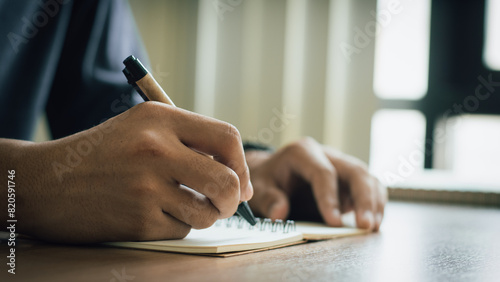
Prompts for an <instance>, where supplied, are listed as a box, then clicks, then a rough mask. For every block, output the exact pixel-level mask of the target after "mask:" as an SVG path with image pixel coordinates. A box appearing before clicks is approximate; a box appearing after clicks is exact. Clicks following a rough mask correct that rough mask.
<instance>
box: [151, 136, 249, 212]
mask: <svg viewBox="0 0 500 282" xmlns="http://www.w3.org/2000/svg"><path fill="white" fill-rule="evenodd" d="M175 151H176V156H175V157H173V159H174V160H175V161H174V162H172V160H166V161H165V162H164V163H163V164H162V165H159V166H158V167H160V168H163V169H164V170H165V171H166V170H168V171H169V175H171V176H172V177H173V178H174V179H175V180H176V181H177V182H178V183H181V184H184V185H186V186H188V187H189V188H191V189H193V190H195V191H197V192H198V193H200V194H202V195H203V196H204V197H206V198H208V199H207V200H208V202H207V203H206V204H209V205H210V206H211V207H212V208H215V209H216V213H217V215H218V216H217V218H227V217H230V216H232V215H233V214H234V213H235V212H236V209H237V207H238V204H239V202H240V190H239V187H240V182H239V178H238V176H237V175H236V173H235V172H234V171H233V170H231V169H230V168H228V167H226V166H225V165H222V164H220V163H218V162H216V161H215V160H212V159H210V158H207V157H206V156H204V155H201V154H199V153H196V152H195V151H193V150H191V149H189V148H186V147H185V146H182V144H178V146H177V147H176V150H175ZM158 174H161V171H158ZM166 181H168V179H166ZM189 188H188V189H189ZM182 191H184V190H179V193H180V192H182ZM170 192H176V191H170ZM189 197H194V199H193V200H196V199H198V197H197V196H196V195H194V194H189V196H188V194H186V197H181V199H183V200H188V199H189ZM179 203H182V202H177V203H175V202H174V203H173V204H174V205H175V204H179ZM206 204H205V203H204V202H203V203H202V202H200V205H198V208H202V207H206V208H208V206H207V205H206ZM207 212H210V213H212V211H211V210H210V211H207Z"/></svg>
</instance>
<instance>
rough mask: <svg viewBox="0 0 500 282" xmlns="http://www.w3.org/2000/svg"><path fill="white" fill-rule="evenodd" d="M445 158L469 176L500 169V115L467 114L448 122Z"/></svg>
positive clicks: (495, 171)
mask: <svg viewBox="0 0 500 282" xmlns="http://www.w3.org/2000/svg"><path fill="white" fill-rule="evenodd" d="M445 142H446V143H445V152H446V155H445V158H446V159H447V162H446V163H447V164H448V167H445V169H451V170H453V171H454V172H455V173H457V174H464V175H468V176H471V177H473V176H481V175H497V176H498V173H499V172H500V161H499V159H500V146H499V144H500V117H499V116H493V115H491V116H490V115H463V116H458V117H454V118H451V119H449V120H448V122H447V123H446V139H445Z"/></svg>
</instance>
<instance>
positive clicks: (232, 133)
mask: <svg viewBox="0 0 500 282" xmlns="http://www.w3.org/2000/svg"><path fill="white" fill-rule="evenodd" d="M226 126H227V136H228V139H227V140H228V143H229V144H230V145H231V146H241V144H242V139H241V134H240V131H239V130H238V128H236V126H234V125H232V124H230V123H226Z"/></svg>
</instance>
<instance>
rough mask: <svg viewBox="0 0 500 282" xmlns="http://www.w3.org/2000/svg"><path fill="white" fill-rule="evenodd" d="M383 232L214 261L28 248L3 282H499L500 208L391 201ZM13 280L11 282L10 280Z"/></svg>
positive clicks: (92, 249)
mask: <svg viewBox="0 0 500 282" xmlns="http://www.w3.org/2000/svg"><path fill="white" fill-rule="evenodd" d="M386 211H387V212H386V218H385V221H384V223H383V225H382V230H381V232H379V233H375V234H370V235H366V236H358V237H351V238H341V239H336V240H329V241H323V242H316V243H308V244H305V245H299V246H293V247H287V248H282V249H277V250H272V251H265V252H260V253H254V254H248V255H242V256H236V257H230V258H213V257H203V256H194V255H181V254H173V253H161V252H152V251H141V250H127V249H115V248H102V247H70V246H57V245H50V244H43V243H33V242H24V243H23V244H21V245H20V246H18V247H17V249H16V258H17V261H16V275H10V274H8V273H7V267H6V263H5V261H6V255H7V247H6V245H5V243H3V244H2V246H1V248H0V254H1V257H3V260H2V261H4V263H2V266H1V273H0V280H1V281H116V282H123V281H205V280H210V281H214V280H217V281H256V280H257V281H323V280H324V281H333V280H335V281H360V280H367V281H429V280H431V281H499V280H498V279H499V278H498V277H500V209H494V208H474V207H466V206H447V205H437V204H418V203H404V202H390V203H389V204H388V206H387V210H386ZM5 278H7V279H5Z"/></svg>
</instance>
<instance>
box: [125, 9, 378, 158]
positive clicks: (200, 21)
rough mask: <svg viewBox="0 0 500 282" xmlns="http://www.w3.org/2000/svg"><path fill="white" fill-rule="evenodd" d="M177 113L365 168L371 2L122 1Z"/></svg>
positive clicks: (371, 106)
mask: <svg viewBox="0 0 500 282" xmlns="http://www.w3.org/2000/svg"><path fill="white" fill-rule="evenodd" d="M131 4H132V8H133V12H134V15H135V17H136V20H137V22H138V25H139V29H140V32H141V34H142V36H143V38H144V40H145V44H146V48H147V50H148V53H149V55H150V61H151V68H152V69H153V73H155V72H156V73H158V75H161V76H162V77H160V80H161V82H160V84H162V86H163V87H164V89H165V90H166V91H167V93H168V94H169V95H170V96H171V97H172V99H173V100H174V101H176V103H177V104H178V105H179V106H182V107H184V108H186V109H188V110H192V111H195V112H197V113H201V114H204V115H208V116H212V117H215V118H218V119H221V120H224V121H227V122H230V123H232V124H234V125H235V126H237V127H238V128H239V130H240V133H241V135H242V137H243V139H245V140H250V141H257V142H261V143H265V144H270V145H274V146H280V145H282V144H286V143H288V142H291V141H293V140H296V139H298V138H301V137H303V136H312V137H314V138H315V139H316V140H318V141H319V142H322V143H325V144H328V145H331V146H334V147H336V148H339V149H341V150H343V151H345V152H347V153H350V154H353V155H355V156H358V157H360V158H361V159H363V160H365V161H368V156H369V147H370V123H371V117H372V115H373V113H374V111H375V110H376V104H377V103H376V101H377V99H376V98H375V95H374V94H373V87H372V86H373V60H374V58H373V56H374V42H375V33H374V30H373V27H374V26H376V19H375V16H374V15H376V9H377V7H376V5H377V4H376V1H362V0H355V1H349V0H316V1H307V0H289V1H284V0H275V1H265V0H252V1H248V0H246V1H245V0H199V1H180V0H179V1H148V2H147V5H146V4H144V3H143V2H142V1H138V0H132V1H131Z"/></svg>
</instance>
